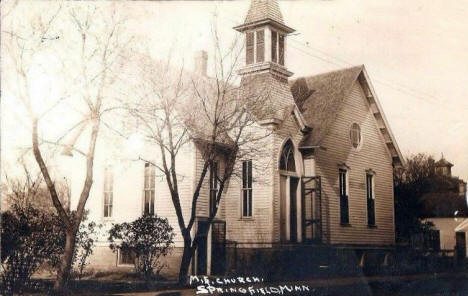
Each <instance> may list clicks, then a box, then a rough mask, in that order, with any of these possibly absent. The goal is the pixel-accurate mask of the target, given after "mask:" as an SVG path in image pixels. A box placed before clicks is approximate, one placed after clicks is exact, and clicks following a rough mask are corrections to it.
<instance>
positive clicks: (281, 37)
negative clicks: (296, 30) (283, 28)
mask: <svg viewBox="0 0 468 296" xmlns="http://www.w3.org/2000/svg"><path fill="white" fill-rule="evenodd" d="M285 43H286V36H285V35H284V34H279V33H278V64H280V65H281V66H284V59H285V55H284V53H285V50H286V48H285Z"/></svg>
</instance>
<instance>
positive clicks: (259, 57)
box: [255, 29, 265, 63]
mask: <svg viewBox="0 0 468 296" xmlns="http://www.w3.org/2000/svg"><path fill="white" fill-rule="evenodd" d="M255 37H256V38H255V44H256V51H255V61H256V62H257V63H262V62H264V61H265V30H263V29H262V30H257V31H255Z"/></svg>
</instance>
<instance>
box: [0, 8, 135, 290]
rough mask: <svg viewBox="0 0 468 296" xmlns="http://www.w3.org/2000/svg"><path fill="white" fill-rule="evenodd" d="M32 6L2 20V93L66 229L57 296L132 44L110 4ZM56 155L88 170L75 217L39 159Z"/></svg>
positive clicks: (69, 263) (49, 170) (52, 175)
mask: <svg viewBox="0 0 468 296" xmlns="http://www.w3.org/2000/svg"><path fill="white" fill-rule="evenodd" d="M30 5H31V4H30V3H27V4H25V3H21V2H20V3H19V4H18V5H17V6H16V7H15V8H14V11H12V12H11V13H10V14H9V15H8V19H7V18H5V19H2V22H3V23H2V26H3V31H2V37H4V38H2V47H3V48H2V51H6V52H7V53H8V55H7V56H8V61H7V63H4V64H3V66H4V67H5V68H4V69H6V70H7V71H5V72H8V73H9V75H8V76H9V77H8V78H10V79H9V80H8V84H7V85H6V87H5V90H4V91H3V93H4V94H5V93H7V95H8V97H12V98H14V99H15V100H17V102H20V103H21V104H20V105H21V106H22V107H24V111H25V112H24V113H25V114H26V115H25V118H26V119H27V121H29V122H30V126H29V128H30V131H29V132H30V137H31V141H32V151H33V155H34V159H35V162H36V163H37V165H38V166H39V169H40V172H41V174H42V177H43V179H44V181H45V183H46V185H47V189H48V191H49V195H50V198H51V201H52V203H53V206H54V208H55V210H56V211H57V213H58V215H59V217H60V219H61V221H62V223H63V225H64V226H65V228H66V244H65V250H64V253H63V256H62V258H61V263H60V267H59V270H58V272H57V279H56V281H55V284H54V290H55V292H56V293H57V294H59V293H62V292H63V290H64V288H65V284H66V282H67V280H68V279H69V275H70V270H71V266H72V260H73V253H74V249H75V246H76V235H77V232H78V230H79V226H80V223H81V221H82V219H83V215H84V213H85V205H86V202H87V199H88V197H89V192H90V189H91V186H92V183H93V164H94V157H95V151H96V144H97V141H98V136H99V134H100V130H101V125H102V124H103V123H105V122H104V114H105V112H106V111H107V110H111V109H112V108H110V107H109V108H108V107H107V106H108V105H109V104H111V103H110V101H111V100H110V99H109V97H110V96H111V87H112V85H113V84H114V81H115V78H116V73H118V69H116V68H118V67H119V63H117V62H116V61H118V60H121V59H120V54H121V50H122V48H123V47H125V45H126V44H127V43H128V40H129V38H126V37H127V36H125V35H123V31H122V28H123V26H122V25H123V24H124V20H123V18H122V17H121V16H120V15H118V13H117V12H116V10H115V7H114V6H113V4H109V5H108V4H106V5H105V7H104V8H103V7H102V6H97V5H96V4H92V3H69V4H63V3H58V2H55V3H42V4H38V5H39V7H35V8H36V9H37V10H36V13H34V8H29V6H30ZM40 5H48V6H47V7H46V8H47V9H44V8H42V9H41V7H40ZM103 6H104V5H103ZM28 16H30V17H28ZM44 77H45V78H44ZM38 81H41V82H42V81H47V82H50V83H49V85H50V89H49V90H45V91H44V90H43V89H41V85H39V86H38ZM57 94H60V95H57ZM17 111H18V112H20V111H19V110H17ZM66 141H67V142H66ZM58 147H60V148H61V149H62V148H64V150H63V154H65V155H71V154H72V153H75V154H77V155H80V156H82V157H83V161H84V162H85V163H86V166H85V167H86V168H85V170H86V172H85V177H84V182H83V186H82V189H81V194H80V196H79V200H78V205H77V208H76V209H73V210H72V211H67V207H66V206H65V205H64V204H63V202H62V200H61V199H60V197H59V193H58V191H59V190H58V188H57V186H58V185H57V182H56V180H55V176H56V174H58V173H57V172H56V171H57V170H56V169H55V168H53V167H52V166H51V165H49V162H48V161H47V160H46V158H45V156H44V155H45V154H47V152H48V151H50V150H51V149H55V150H57V148H58Z"/></svg>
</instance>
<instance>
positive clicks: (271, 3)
mask: <svg viewBox="0 0 468 296" xmlns="http://www.w3.org/2000/svg"><path fill="white" fill-rule="evenodd" d="M266 19H271V20H273V21H275V22H278V23H280V24H283V25H284V21H283V16H282V14H281V11H280V9H279V5H278V2H277V1H276V0H252V2H251V4H250V8H249V11H248V13H247V16H246V18H245V22H244V23H245V24H250V23H254V22H259V21H263V20H266Z"/></svg>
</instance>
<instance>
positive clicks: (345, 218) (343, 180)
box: [338, 169, 349, 225]
mask: <svg viewBox="0 0 468 296" xmlns="http://www.w3.org/2000/svg"><path fill="white" fill-rule="evenodd" d="M338 180H339V193H340V223H341V224H342V225H349V194H348V192H349V188H348V187H349V184H348V171H347V170H345V169H339V170H338Z"/></svg>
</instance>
